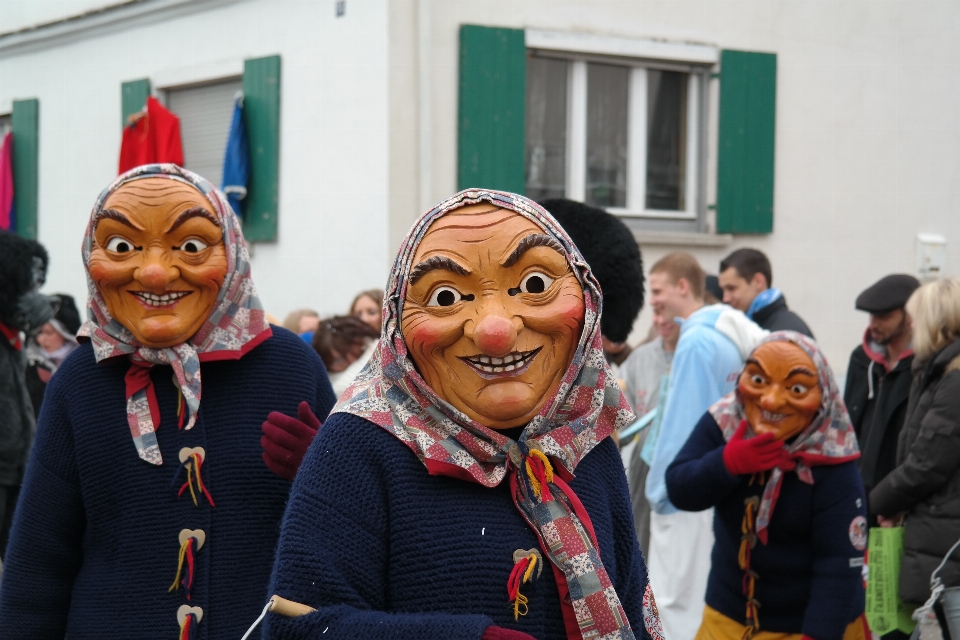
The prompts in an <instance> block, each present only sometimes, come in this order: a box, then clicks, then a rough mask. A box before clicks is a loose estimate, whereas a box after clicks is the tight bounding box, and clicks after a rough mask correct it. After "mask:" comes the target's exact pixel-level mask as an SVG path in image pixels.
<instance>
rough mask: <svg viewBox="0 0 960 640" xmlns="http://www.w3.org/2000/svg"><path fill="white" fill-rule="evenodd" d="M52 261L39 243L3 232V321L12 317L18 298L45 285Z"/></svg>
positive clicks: (0, 260)
mask: <svg viewBox="0 0 960 640" xmlns="http://www.w3.org/2000/svg"><path fill="white" fill-rule="evenodd" d="M34 258H36V260H34ZM48 264H49V258H48V256H47V250H46V249H44V248H43V245H41V244H40V243H39V242H37V241H36V240H29V239H27V238H22V237H20V236H18V235H17V234H15V233H10V232H0V320H9V319H10V317H11V315H12V314H13V312H14V309H15V308H16V304H17V300H18V299H19V298H20V297H21V296H23V295H24V294H26V293H29V292H31V291H33V290H34V289H36V288H37V286H39V285H41V284H43V282H44V280H45V279H46V275H47V265H48Z"/></svg>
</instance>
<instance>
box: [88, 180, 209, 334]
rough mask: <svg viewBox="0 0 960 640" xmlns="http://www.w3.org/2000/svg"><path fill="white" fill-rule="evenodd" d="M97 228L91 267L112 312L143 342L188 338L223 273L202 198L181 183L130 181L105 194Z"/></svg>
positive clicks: (206, 312) (199, 324) (205, 312)
mask: <svg viewBox="0 0 960 640" xmlns="http://www.w3.org/2000/svg"><path fill="white" fill-rule="evenodd" d="M95 225H96V227H95V229H94V234H93V235H94V241H95V243H94V246H93V249H92V250H91V252H90V261H89V271H90V277H91V279H92V280H93V282H94V284H95V285H96V287H97V289H98V290H99V291H100V293H101V295H102V296H103V299H104V302H105V303H106V305H107V310H108V311H109V312H110V315H111V316H112V317H113V318H114V319H115V320H117V322H119V323H120V324H122V325H123V326H124V327H126V328H127V329H129V330H130V332H131V333H132V334H133V336H134V337H135V338H136V339H137V341H138V342H139V343H140V344H142V345H144V346H146V347H152V348H164V347H172V346H175V345H178V344H181V343H183V342H186V341H187V340H189V339H190V338H192V337H193V335H194V334H195V333H196V332H197V331H199V330H200V327H202V326H203V323H204V322H205V321H206V320H207V318H208V317H210V313H211V312H212V311H213V307H214V304H215V303H216V301H217V296H218V295H219V293H220V288H221V287H222V286H223V282H224V280H225V278H226V274H227V257H226V250H225V249H224V245H223V236H222V230H221V227H220V223H219V222H218V220H217V217H216V215H215V214H214V209H213V206H212V205H211V204H210V202H209V201H208V200H207V199H206V197H204V195H203V194H202V193H200V191H198V190H197V189H195V188H194V187H192V186H190V185H188V184H186V183H183V182H180V181H178V180H169V179H165V178H142V179H139V180H133V181H130V182H127V183H126V184H123V185H121V186H120V187H119V188H118V189H117V190H116V191H115V192H114V193H112V194H110V196H109V197H108V198H107V200H106V201H105V202H104V203H103V209H102V210H101V211H100V212H99V213H98V214H97V217H96V220H95Z"/></svg>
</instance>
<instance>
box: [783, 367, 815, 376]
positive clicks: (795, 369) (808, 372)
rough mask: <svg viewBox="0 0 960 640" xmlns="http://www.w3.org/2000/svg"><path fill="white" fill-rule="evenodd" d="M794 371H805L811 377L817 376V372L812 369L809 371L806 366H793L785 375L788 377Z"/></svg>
mask: <svg viewBox="0 0 960 640" xmlns="http://www.w3.org/2000/svg"><path fill="white" fill-rule="evenodd" d="M795 373H805V374H807V375H808V376H813V377H816V376H817V374H816V373H814V372H813V371H810V369H809V368H808V367H794V368H793V369H790V373H788V374H787V377H788V378H789V377H790V376H792V375H793V374H795Z"/></svg>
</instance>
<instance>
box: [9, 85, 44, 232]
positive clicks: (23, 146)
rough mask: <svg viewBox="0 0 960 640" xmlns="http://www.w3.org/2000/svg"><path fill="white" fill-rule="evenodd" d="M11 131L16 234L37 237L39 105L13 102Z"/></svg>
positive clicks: (36, 101) (37, 102)
mask: <svg viewBox="0 0 960 640" xmlns="http://www.w3.org/2000/svg"><path fill="white" fill-rule="evenodd" d="M10 128H11V130H12V131H13V207H14V215H15V216H16V225H17V233H19V234H20V235H21V236H23V237H25V238H33V239H34V240H35V239H36V238H37V195H38V185H39V175H38V171H39V158H40V102H39V101H38V100H36V99H33V100H14V101H13V112H12V113H11V114H10Z"/></svg>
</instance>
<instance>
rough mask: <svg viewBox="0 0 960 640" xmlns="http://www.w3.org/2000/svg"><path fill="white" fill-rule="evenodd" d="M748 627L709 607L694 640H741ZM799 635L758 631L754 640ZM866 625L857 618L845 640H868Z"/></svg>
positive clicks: (789, 638) (779, 639) (790, 639)
mask: <svg viewBox="0 0 960 640" xmlns="http://www.w3.org/2000/svg"><path fill="white" fill-rule="evenodd" d="M746 629H747V628H746V627H745V626H743V625H742V624H740V623H739V622H737V621H736V620H731V619H730V618H728V617H727V616H725V615H723V614H722V613H720V612H719V611H717V610H716V609H712V608H710V607H709V606H708V607H706V608H705V609H704V610H703V622H702V623H701V624H700V629H699V630H698V631H697V636H696V638H694V640H740V638H742V637H743V632H744V631H746ZM801 637H802V635H801V634H799V633H777V632H775V631H758V632H756V633H755V634H753V640H800V638H801ZM866 639H867V634H866V623H865V622H864V621H863V620H862V618H857V619H856V620H854V621H853V622H851V623H850V625H849V626H848V627H847V630H846V632H845V633H844V634H843V640H866Z"/></svg>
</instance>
